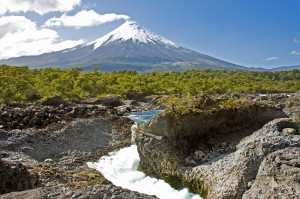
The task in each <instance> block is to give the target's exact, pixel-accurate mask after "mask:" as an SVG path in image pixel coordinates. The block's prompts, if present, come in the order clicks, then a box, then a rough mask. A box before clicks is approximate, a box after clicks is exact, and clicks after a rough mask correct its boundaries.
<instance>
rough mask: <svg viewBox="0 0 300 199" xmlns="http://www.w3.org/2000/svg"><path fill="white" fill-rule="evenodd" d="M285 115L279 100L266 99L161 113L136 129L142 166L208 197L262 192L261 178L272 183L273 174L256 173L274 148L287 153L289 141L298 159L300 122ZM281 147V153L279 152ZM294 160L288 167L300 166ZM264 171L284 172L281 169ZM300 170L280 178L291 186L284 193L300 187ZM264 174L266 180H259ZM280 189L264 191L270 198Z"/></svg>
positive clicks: (275, 151) (274, 154) (251, 195)
mask: <svg viewBox="0 0 300 199" xmlns="http://www.w3.org/2000/svg"><path fill="white" fill-rule="evenodd" d="M286 117H287V115H286V113H284V112H283V111H282V110H281V109H280V108H279V107H278V106H276V107H275V106H273V105H270V104H267V103H259V104H257V103H248V104H245V106H239V107H236V108H235V107H232V108H229V109H224V108H219V109H217V110H216V109H214V110H204V111H197V112H196V113H193V112H190V113H186V114H172V113H171V112H167V113H161V114H160V115H159V116H157V117H156V118H153V119H152V120H150V121H149V122H148V123H146V124H145V125H143V126H141V127H140V128H139V129H138V139H137V145H138V151H139V154H140V157H141V163H140V169H141V170H143V171H144V172H146V173H148V174H149V175H154V176H158V177H160V178H163V179H165V180H166V181H168V182H170V183H171V184H172V185H173V186H175V187H178V188H179V187H183V186H187V187H189V188H190V190H191V191H193V192H196V193H199V194H200V195H202V196H203V197H204V198H214V199H215V198H220V199H221V198H222V199H225V198H226V199H232V198H242V197H245V198H256V197H259V196H258V195H259V193H260V192H261V191H262V190H266V189H267V186H264V185H263V184H264V183H266V184H268V183H271V181H270V179H271V178H263V177H262V174H257V173H258V172H260V173H261V172H262V170H263V169H262V168H265V167H266V166H267V167H270V166H268V164H271V163H269V162H270V158H271V157H272V154H273V156H274V157H275V159H276V158H279V160H280V161H281V160H282V159H284V157H286V156H288V155H287V154H286V153H285V150H284V149H285V148H287V147H290V148H295V150H294V149H290V150H292V151H293V153H292V154H294V155H292V158H291V161H294V162H295V161H296V160H297V158H296V155H295V154H297V153H298V155H300V154H299V150H298V147H300V135H299V127H298V125H297V124H296V123H294V122H293V121H292V120H291V119H288V118H286ZM276 118H282V119H276ZM274 119H275V120H274ZM264 124H265V125H264ZM280 150H283V151H282V153H279V152H278V153H277V151H280ZM280 155H281V156H280ZM270 156H271V157H270ZM277 156H278V157H277ZM274 157H273V158H274ZM288 157H289V156H288ZM288 162H289V161H288ZM293 165H294V166H293V167H294V169H291V171H288V172H290V173H293V172H299V171H298V170H297V167H298V166H297V164H295V163H293ZM263 171H264V172H268V174H269V175H274V176H282V175H281V174H280V172H282V170H280V169H278V170H274V169H273V170H267V171H265V170H263ZM273 171H274V172H275V173H272V172H273ZM276 172H277V173H276ZM260 175H261V176H260ZM297 176H298V177H297ZM297 176H296V177H295V176H294V177H290V179H286V180H285V179H283V180H281V183H284V182H289V184H291V187H293V188H291V189H290V190H292V191H287V192H286V193H282V196H283V197H286V198H289V196H290V195H293V194H294V193H297V194H299V193H300V192H299V173H298V174H297ZM262 178H263V179H266V181H265V182H261V179H262ZM287 178H289V177H287ZM269 186H271V187H272V185H269ZM274 186H275V185H274ZM247 190H248V191H247ZM258 190H260V191H258ZM279 191H280V189H278V190H277V191H273V192H272V191H269V192H265V193H264V194H265V195H263V196H265V197H264V198H268V197H271V196H272V193H279ZM261 198H262V197H261Z"/></svg>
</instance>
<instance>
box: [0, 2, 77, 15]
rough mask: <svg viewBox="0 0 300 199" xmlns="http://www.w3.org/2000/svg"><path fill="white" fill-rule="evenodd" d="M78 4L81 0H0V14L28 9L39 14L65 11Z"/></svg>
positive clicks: (26, 10)
mask: <svg viewBox="0 0 300 199" xmlns="http://www.w3.org/2000/svg"><path fill="white" fill-rule="evenodd" d="M80 4H81V0H1V1H0V15H3V14H5V13H8V12H11V13H18V12H28V11H34V12H36V13H38V14H41V15H42V14H45V13H48V12H53V11H58V12H66V11H70V10H72V9H73V8H74V7H75V6H77V5H80Z"/></svg>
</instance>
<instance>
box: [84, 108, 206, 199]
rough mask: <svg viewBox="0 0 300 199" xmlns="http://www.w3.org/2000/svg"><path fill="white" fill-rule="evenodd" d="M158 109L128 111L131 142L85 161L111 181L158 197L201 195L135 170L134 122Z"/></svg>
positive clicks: (180, 198) (187, 198)
mask: <svg viewBox="0 0 300 199" xmlns="http://www.w3.org/2000/svg"><path fill="white" fill-rule="evenodd" d="M159 112H160V111H157V110H151V111H146V112H137V113H131V114H130V115H129V116H128V117H129V118H130V119H132V120H133V121H134V122H135V124H134V125H133V126H132V128H131V131H132V141H133V142H132V145H131V146H130V147H125V148H122V149H120V150H118V151H115V152H112V153H110V154H109V155H108V156H103V157H101V158H100V159H99V161H98V162H93V163H91V162H90V163H88V166H89V167H91V168H94V169H97V170H98V171H99V172H101V174H102V175H103V176H104V177H105V178H106V179H108V180H109V181H111V182H112V183H113V184H114V185H116V186H120V187H123V188H125V189H129V190H132V191H137V192H140V193H144V194H148V195H155V196H157V197H158V198H161V199H170V198H172V199H201V197H199V196H198V195H195V194H192V193H190V192H189V191H188V189H186V188H185V189H182V190H176V189H174V188H172V187H171V186H170V185H169V184H168V183H166V182H165V181H163V180H160V179H157V178H153V177H149V176H147V175H145V174H144V173H143V172H141V171H138V170H137V168H138V165H139V162H140V157H139V154H138V151H137V146H136V145H135V143H134V138H135V131H136V128H137V126H138V125H140V124H143V123H144V122H146V121H147V120H149V119H150V118H152V117H154V116H155V115H157V114H158V113H159Z"/></svg>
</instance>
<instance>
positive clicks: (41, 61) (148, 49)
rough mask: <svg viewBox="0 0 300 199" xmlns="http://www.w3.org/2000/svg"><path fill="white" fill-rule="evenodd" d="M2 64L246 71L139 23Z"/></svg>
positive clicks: (126, 24) (105, 68)
mask: <svg viewBox="0 0 300 199" xmlns="http://www.w3.org/2000/svg"><path fill="white" fill-rule="evenodd" d="M0 64H9V65H28V66H29V67H32V68H40V67H54V66H55V67H63V68H69V67H74V66H76V67H78V66H80V67H83V68H84V69H86V70H90V69H92V68H93V67H95V66H100V70H102V71H114V70H137V71H141V72H145V71H151V70H158V71H161V70H164V71H166V70H167V71H173V70H187V69H193V68H194V69H199V68H214V69H245V68H244V67H241V66H238V65H235V64H231V63H228V62H225V61H222V60H219V59H216V58H213V57H210V56H207V55H204V54H201V53H198V52H195V51H193V50H189V49H187V48H184V47H181V46H179V45H177V44H175V43H174V42H172V41H169V40H168V39H165V38H163V37H161V36H159V35H157V34H155V33H153V32H152V31H150V30H148V29H146V28H144V27H143V26H141V25H139V24H138V23H137V22H135V21H126V22H125V23H124V24H122V25H121V26H120V27H118V28H116V29H115V30H113V31H111V32H110V33H108V34H106V35H104V36H103V37H101V38H99V39H96V40H95V41H93V42H90V43H88V44H86V45H80V46H77V47H75V48H72V49H65V50H62V51H58V52H51V53H45V54H42V55H38V56H23V57H17V58H11V59H7V60H1V61H0Z"/></svg>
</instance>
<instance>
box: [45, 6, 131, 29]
mask: <svg viewBox="0 0 300 199" xmlns="http://www.w3.org/2000/svg"><path fill="white" fill-rule="evenodd" d="M120 19H124V20H128V19H129V16H127V15H118V14H114V13H109V14H103V15H101V14H98V13H96V12H95V11H93V10H82V11H80V12H78V13H76V14H75V15H74V16H68V15H66V14H63V15H61V17H59V18H57V17H53V18H51V19H48V20H47V21H46V22H45V24H44V25H45V26H46V27H54V26H66V27H75V28H80V27H91V26H96V25H100V24H104V23H108V22H112V21H116V20H120Z"/></svg>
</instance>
